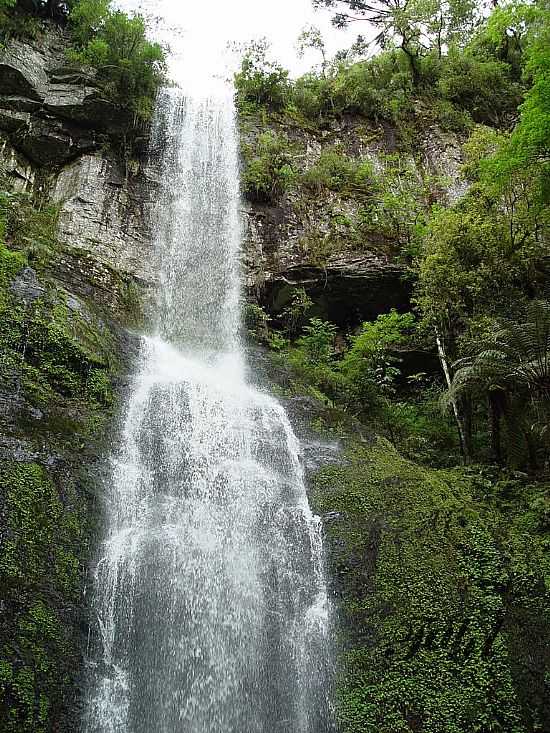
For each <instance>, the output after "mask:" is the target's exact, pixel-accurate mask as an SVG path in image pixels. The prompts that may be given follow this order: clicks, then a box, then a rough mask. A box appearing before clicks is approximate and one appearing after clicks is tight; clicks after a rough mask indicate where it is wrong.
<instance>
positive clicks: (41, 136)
mask: <svg viewBox="0 0 550 733" xmlns="http://www.w3.org/2000/svg"><path fill="white" fill-rule="evenodd" d="M67 43H68V41H67V38H66V37H65V36H64V35H63V33H62V32H59V31H58V30H55V29H51V30H50V31H48V32H47V33H46V35H45V37H44V38H43V40H41V44H40V47H38V48H36V47H33V46H32V45H31V44H30V43H21V42H19V41H10V43H8V45H7V46H6V47H5V48H4V49H3V50H2V51H0V130H3V131H4V132H5V133H7V134H8V135H10V136H11V142H12V144H13V146H14V147H15V148H17V149H18V150H19V151H20V152H22V153H23V154H24V155H25V156H26V157H27V158H28V159H29V160H31V161H32V162H34V163H37V164H38V165H41V166H49V167H51V166H60V165H63V164H64V163H66V162H67V161H70V160H73V159H75V158H76V157H78V156H80V155H82V154H83V153H85V152H89V151H91V150H95V149H97V148H98V147H99V145H100V144H101V142H102V134H103V133H104V132H106V131H109V132H113V131H120V130H122V129H124V128H125V126H126V125H127V124H128V122H129V119H128V116H127V114H126V113H125V112H123V111H122V110H121V109H120V108H118V107H117V106H116V105H114V104H113V103H112V102H109V101H108V100H107V99H105V98H104V97H103V95H102V93H101V91H100V90H99V89H98V88H97V87H96V86H93V83H94V73H93V72H92V71H90V70H88V69H84V68H82V69H80V68H77V67H74V66H67V65H66V57H65V54H66V49H67Z"/></svg>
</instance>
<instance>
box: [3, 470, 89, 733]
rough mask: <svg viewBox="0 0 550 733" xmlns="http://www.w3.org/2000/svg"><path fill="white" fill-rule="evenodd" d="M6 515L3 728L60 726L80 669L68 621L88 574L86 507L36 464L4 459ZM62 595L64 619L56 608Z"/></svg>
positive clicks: (9, 731) (20, 731)
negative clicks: (84, 554) (84, 553)
mask: <svg viewBox="0 0 550 733" xmlns="http://www.w3.org/2000/svg"><path fill="white" fill-rule="evenodd" d="M0 502H1V504H2V506H3V512H4V515H5V517H6V518H7V526H6V527H5V539H4V545H3V552H2V556H1V558H0V587H2V591H3V593H2V595H3V604H4V605H5V609H7V611H8V616H7V623H6V624H5V625H4V626H3V627H2V631H1V632H0V724H1V729H2V730H3V731H6V733H26V732H27V731H28V732H29V733H31V732H32V733H41V732H42V731H47V730H48V731H49V730H55V720H56V719H59V718H60V717H61V716H62V715H63V714H64V706H65V705H66V695H67V694H68V692H67V691H68V689H69V688H68V686H67V685H66V684H65V682H64V679H65V678H66V677H67V676H68V677H69V678H70V677H71V676H73V675H74V673H75V659H76V658H77V656H76V655H77V652H76V647H75V639H74V631H73V630H71V620H72V617H73V615H74V608H73V604H75V603H76V602H77V599H78V595H79V588H80V582H81V577H82V574H83V571H84V569H83V566H82V548H83V546H85V544H86V532H87V528H86V523H85V520H84V517H85V516H86V511H85V508H84V506H83V505H82V503H81V502H80V501H79V500H78V498H77V495H76V492H75V491H74V488H73V487H72V486H71V485H70V484H68V485H64V487H63V493H61V492H60V490H59V488H58V487H57V486H56V485H55V483H54V481H53V480H52V478H51V476H50V475H49V473H48V472H47V470H46V469H45V468H44V467H43V466H41V465H40V464H38V463H12V462H2V463H0ZM59 598H63V609H64V612H63V617H62V616H61V615H60V612H59V608H58V606H59Z"/></svg>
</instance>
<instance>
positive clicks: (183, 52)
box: [116, 0, 366, 87]
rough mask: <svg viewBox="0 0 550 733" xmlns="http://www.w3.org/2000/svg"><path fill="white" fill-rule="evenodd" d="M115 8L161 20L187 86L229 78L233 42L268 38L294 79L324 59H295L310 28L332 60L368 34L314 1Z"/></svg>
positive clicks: (136, 3)
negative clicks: (339, 23)
mask: <svg viewBox="0 0 550 733" xmlns="http://www.w3.org/2000/svg"><path fill="white" fill-rule="evenodd" d="M116 4H117V5H118V6H119V7H121V8H123V9H124V10H126V11H139V12H141V13H143V14H145V15H151V16H155V17H158V18H162V20H163V22H162V27H161V26H159V27H158V28H157V30H156V31H154V32H153V35H157V36H160V40H164V41H165V42H166V41H167V42H168V43H169V44H170V48H171V51H172V60H171V71H172V75H173V76H174V77H176V80H178V81H181V82H182V83H183V84H184V85H185V86H186V87H187V86H188V85H189V84H193V85H200V84H204V83H206V82H205V79H207V78H210V77H211V76H212V75H213V74H218V75H222V74H224V73H225V75H226V76H227V72H225V71H224V67H225V68H227V64H228V63H230V59H228V54H227V51H226V50H225V49H226V47H227V44H228V43H231V42H237V43H243V42H247V41H250V40H252V39H259V38H262V37H267V38H268V39H269V40H270V42H271V44H272V49H273V57H274V58H275V59H276V60H277V61H279V62H280V63H282V64H283V66H285V67H286V68H288V69H290V71H291V73H292V74H294V75H296V74H299V73H303V72H304V71H307V70H308V69H309V68H311V66H312V65H314V64H318V63H319V60H320V58H319V55H318V54H316V53H308V54H307V55H306V57H305V58H303V59H298V57H297V53H296V41H297V38H298V36H299V34H300V32H301V31H302V30H303V28H304V27H305V26H306V25H308V24H313V25H316V26H317V27H318V28H320V29H321V31H322V33H323V35H324V37H325V42H326V46H327V51H328V54H329V56H332V55H334V53H336V51H338V50H340V49H342V48H346V47H347V46H349V45H350V44H351V43H352V42H353V39H354V38H355V36H356V35H357V33H359V32H361V31H362V32H363V33H364V32H365V30H366V29H365V28H364V27H358V26H357V27H355V28H350V29H349V30H346V31H342V30H338V29H336V28H334V27H333V26H332V25H331V23H330V17H331V14H330V13H329V12H327V11H314V10H313V7H312V4H311V0H204V1H203V2H197V0H116ZM360 25H361V26H363V24H360ZM224 57H225V60H224Z"/></svg>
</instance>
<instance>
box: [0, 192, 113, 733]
mask: <svg viewBox="0 0 550 733" xmlns="http://www.w3.org/2000/svg"><path fill="white" fill-rule="evenodd" d="M30 213H31V214H32V212H30ZM27 214H29V212H27ZM27 214H26V215H25V217H26V218H25V217H23V218H22V220H21V222H20V226H19V229H18V228H17V227H16V226H15V225H16V223H17V222H15V221H14V213H13V212H12V211H9V212H6V211H5V210H4V211H3V210H2V207H1V206H0V226H1V230H0V320H1V321H2V329H0V389H1V390H2V393H3V394H8V395H9V394H14V395H15V398H14V400H13V401H11V402H9V407H10V410H8V411H6V413H3V414H2V415H0V425H1V429H2V432H3V433H4V434H5V435H7V436H8V439H9V440H13V441H14V444H16V443H17V444H21V445H22V447H23V450H22V451H21V456H25V455H26V454H27V455H29V456H33V455H34V456H36V458H35V460H34V461H32V460H31V459H30V458H22V460H21V462H17V461H15V460H7V459H4V461H3V462H0V516H1V517H2V537H1V540H2V553H0V588H1V589H2V593H1V595H2V614H3V619H5V622H4V623H3V624H2V625H1V626H0V730H1V731H2V732H3V733H4V731H5V733H57V732H58V731H59V732H60V733H61V732H62V733H67V732H68V731H72V730H75V728H76V726H77V722H76V720H75V717H76V716H77V714H78V710H77V709H78V706H77V703H76V697H77V694H78V693H77V690H78V683H79V679H78V678H79V675H80V673H81V664H82V660H81V649H82V640H81V639H80V638H79V629H80V624H81V621H80V619H79V615H80V614H81V610H80V606H81V603H82V602H81V592H82V584H83V578H84V571H85V567H86V565H87V562H88V560H89V557H88V551H89V537H90V534H91V532H92V523H93V517H94V516H95V513H96V510H95V504H94V498H93V494H91V493H89V485H88V478H87V477H86V476H85V474H84V472H83V471H82V464H83V463H85V462H86V461H85V455H84V454H85V453H86V452H89V451H90V450H91V451H95V450H96V447H97V440H98V439H99V438H100V437H101V435H102V433H103V429H104V427H105V424H106V421H108V420H109V419H110V417H111V415H112V411H113V409H114V407H115V399H114V391H113V381H114V378H115V376H116V373H117V370H118V368H119V363H118V357H117V354H118V349H117V344H116V342H115V337H114V336H113V334H112V331H111V330H110V329H109V327H108V326H107V324H106V323H104V322H103V321H102V319H101V318H100V317H99V315H98V313H97V312H96V310H95V309H94V308H93V307H92V306H90V305H88V304H87V303H85V302H83V301H80V300H78V299H77V298H75V297H74V296H73V295H71V294H70V293H67V292H66V291H65V290H64V289H63V288H62V287H61V286H60V284H59V283H58V282H57V281H56V280H55V279H54V278H55V263H54V260H55V255H56V252H57V250H56V249H55V248H54V249H52V250H51V253H50V254H51V255H52V259H48V262H46V261H45V260H44V261H42V260H41V261H40V263H38V262H37V259H36V257H34V256H33V247H34V246H35V245H34V244H33V241H30V240H29V239H28V237H27V236H26V235H25V236H23V234H22V232H27V233H29V232H31V231H32V227H33V226H34V227H37V228H38V229H39V230H40V232H41V233H42V235H43V236H44V237H46V238H47V237H49V235H48V233H47V223H48V222H50V223H51V222H52V221H53V213H52V212H51V211H49V210H43V211H42V212H39V211H36V212H35V214H33V215H32V216H31V215H30V214H29V216H27ZM44 217H45V218H44ZM31 224H32V226H31ZM2 235H4V237H5V239H6V240H7V242H8V244H7V245H6V244H5V243H4V241H3V238H2ZM50 254H48V258H49V257H50ZM28 264H31V265H32V266H33V268H34V269H35V271H37V272H38V277H39V280H40V285H41V287H42V291H43V292H42V294H40V291H39V290H37V291H36V293H35V294H33V293H31V296H34V297H29V298H26V299H24V298H22V297H21V295H20V294H18V292H17V290H16V289H14V288H13V283H14V280H15V279H16V277H17V275H18V274H19V273H20V271H21V270H22V269H23V267H25V266H26V265H28ZM37 264H38V266H37ZM45 264H47V265H48V267H42V265H45ZM48 271H49V274H48ZM36 294H38V295H39V297H35V295H36ZM88 446H89V447H88ZM83 459H84V460H83Z"/></svg>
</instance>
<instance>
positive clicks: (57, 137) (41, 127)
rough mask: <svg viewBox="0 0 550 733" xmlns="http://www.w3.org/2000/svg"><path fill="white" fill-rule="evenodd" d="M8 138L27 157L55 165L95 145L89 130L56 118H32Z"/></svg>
mask: <svg viewBox="0 0 550 733" xmlns="http://www.w3.org/2000/svg"><path fill="white" fill-rule="evenodd" d="M12 141H13V144H14V146H15V147H16V148H17V150H19V151H21V152H22V153H23V154H24V155H25V156H26V157H27V158H28V159H29V160H30V161H32V162H33V163H37V164H38V165H43V166H50V167H51V166H59V165H63V164H64V163H67V162H69V161H70V160H73V159H74V158H76V157H78V156H79V155H83V154H84V153H87V152H90V151H91V150H94V149H95V148H96V147H97V144H98V143H97V140H96V136H95V135H94V133H93V132H92V131H89V130H84V129H83V128H81V127H77V126H76V125H71V124H68V123H62V122H61V121H59V120H56V119H53V118H52V119H40V118H34V119H32V120H31V122H30V123H29V125H28V126H25V127H21V128H19V129H18V130H17V132H15V133H14V135H13V137H12Z"/></svg>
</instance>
